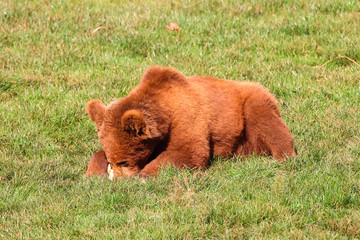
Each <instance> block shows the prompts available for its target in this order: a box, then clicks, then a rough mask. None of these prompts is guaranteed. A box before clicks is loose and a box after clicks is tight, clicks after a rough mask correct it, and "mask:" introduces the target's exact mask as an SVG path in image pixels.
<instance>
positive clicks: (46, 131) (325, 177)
mask: <svg viewBox="0 0 360 240" xmlns="http://www.w3.org/2000/svg"><path fill="white" fill-rule="evenodd" d="M170 22H176V23H177V24H178V25H179V26H180V27H181V30H180V31H178V32H174V31H167V30H166V29H165V27H166V26H167V25H168V24H169V23H170ZM99 27H100V28H99ZM337 56H346V57H348V58H350V59H346V58H337V59H334V58H335V57H337ZM329 60H331V61H329ZM327 61H329V62H327ZM324 63H325V64H324ZM359 63H360V2H359V1H353V0H346V1H345V0H333V1H328V0H319V1H310V0H298V1H295V0H287V1H282V0H269V1H260V0H244V1H235V0H233V1H211V0H207V1H190V0H184V1H165V0H157V1H119V0H118V1H115V0H114V1H111V0H104V1H96V0H93V1H91V0H86V1H75V0H59V1H40V0H38V1H20V0H18V1H15V0H2V1H0V94H1V95H0V238H1V239H17V238H19V239H74V238H81V239H83V238H85V239H209V238H210V239H219V238H220V239H222V238H223V239H234V238H236V239H239V238H256V239H258V238H281V239H283V238H285V239H287V238H291V239H294V238H295V239H300V238H327V239H348V238H360V157H359V156H360V65H359ZM155 64H158V65H164V66H170V67H173V68H175V69H178V70H180V71H182V72H183V73H184V74H185V75H188V76H189V75H210V76H213V77H218V78H227V79H234V80H240V81H241V80H250V81H257V82H260V83H262V84H263V85H264V86H266V87H267V88H269V89H270V90H271V92H272V93H274V95H276V97H277V99H278V102H279V107H280V109H281V112H282V116H283V119H284V121H285V122H286V123H287V125H288V126H289V127H290V129H291V132H292V133H293V135H294V138H295V145H296V147H297V149H298V153H299V154H298V156H297V157H296V158H294V159H292V160H289V161H287V162H285V163H282V164H279V163H277V161H275V160H274V159H272V158H263V157H250V158H244V157H234V158H233V159H216V160H215V161H214V163H213V166H211V167H210V168H209V169H208V170H206V171H189V170H184V171H177V170H175V169H171V168H170V169H166V170H164V171H162V173H161V174H160V176H159V177H158V178H156V179H149V180H148V181H147V182H146V183H142V182H141V181H140V180H139V179H126V180H121V181H114V182H111V181H108V180H106V179H101V178H96V177H95V178H91V179H85V178H84V177H83V174H84V173H85V170H86V167H87V163H88V161H89V160H90V157H91V155H92V154H93V153H94V152H95V151H97V150H99V149H100V148H101V146H100V144H99V142H98V140H97V134H96V131H95V127H94V124H93V123H92V122H91V121H90V120H89V119H88V117H87V114H86V112H85V104H86V102H87V101H89V100H91V99H97V98H99V99H102V100H103V101H104V102H105V103H107V104H108V103H110V102H111V101H113V100H114V99H116V98H118V97H121V96H125V95H127V94H128V93H129V92H130V91H131V89H132V88H133V87H134V86H136V85H137V83H138V82H139V80H140V78H141V76H142V74H143V73H144V71H145V70H146V69H147V68H148V67H149V66H150V65H155Z"/></svg>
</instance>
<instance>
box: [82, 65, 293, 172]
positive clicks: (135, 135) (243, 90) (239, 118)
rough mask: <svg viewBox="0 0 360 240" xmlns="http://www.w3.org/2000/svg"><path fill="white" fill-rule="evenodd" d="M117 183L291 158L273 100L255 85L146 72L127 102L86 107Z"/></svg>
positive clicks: (290, 142)
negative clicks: (218, 160) (255, 159)
mask: <svg viewBox="0 0 360 240" xmlns="http://www.w3.org/2000/svg"><path fill="white" fill-rule="evenodd" d="M86 111H87V113H88V115H89V117H90V119H91V120H93V121H94V122H95V124H96V127H97V130H98V137H99V140H100V143H101V145H102V147H103V149H104V151H105V153H106V157H107V160H108V162H109V163H110V164H111V166H112V168H113V170H114V175H115V177H119V176H133V175H136V174H139V175H140V176H149V175H156V173H157V172H158V170H159V168H160V167H161V166H166V165H169V164H171V165H173V166H176V167H188V168H197V169H204V168H206V167H207V166H209V164H210V159H211V158H213V157H216V156H223V157H229V156H232V155H234V154H235V155H250V154H253V153H254V154H257V155H272V156H273V157H274V158H275V159H277V160H278V161H282V160H284V159H285V158H286V157H288V156H294V155H295V151H294V147H293V138H292V136H291V133H290V131H289V128H288V127H287V126H286V125H285V124H284V122H283V121H282V120H281V118H280V113H279V109H278V107H277V104H276V100H275V98H274V97H273V96H272V95H271V94H270V93H269V91H268V90H266V89H264V88H263V87H262V86H261V85H260V84H258V83H251V82H236V81H230V80H224V79H216V78H212V77H185V76H184V75H183V74H181V73H180V72H178V71H175V70H172V69H169V68H162V67H151V68H149V69H148V70H147V71H146V73H145V74H144V76H143V78H142V79H141V81H140V83H139V85H138V86H137V87H136V88H135V89H134V90H133V91H132V92H131V93H130V94H129V95H128V96H127V97H124V98H121V99H118V100H116V101H114V102H112V103H111V104H110V105H109V106H105V105H104V104H103V103H102V102H101V101H100V100H92V101H90V102H88V103H87V105H86Z"/></svg>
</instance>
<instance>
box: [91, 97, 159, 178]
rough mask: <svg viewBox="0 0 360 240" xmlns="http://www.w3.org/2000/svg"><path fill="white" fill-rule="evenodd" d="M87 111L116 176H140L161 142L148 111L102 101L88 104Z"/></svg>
mask: <svg viewBox="0 0 360 240" xmlns="http://www.w3.org/2000/svg"><path fill="white" fill-rule="evenodd" d="M86 111H87V113H88V115H89V117H90V119H91V120H92V121H94V122H95V125H96V129H97V131H98V137H99V140H100V143H101V145H102V147H103V150H104V151H105V154H106V158H107V161H108V162H109V163H110V165H111V167H112V169H113V172H114V177H130V176H134V175H136V174H137V173H139V172H140V170H141V169H142V168H143V167H144V166H145V165H146V163H147V161H148V159H149V157H150V156H151V154H152V152H153V151H154V149H155V147H156V145H157V143H158V142H159V140H161V134H160V132H159V131H158V128H157V125H156V123H155V121H154V120H153V119H151V116H148V115H149V114H148V113H146V112H145V111H144V110H139V109H132V108H131V107H130V108H129V106H127V105H126V103H125V104H124V101H123V100H122V99H119V100H117V101H115V102H113V103H111V104H110V105H109V106H106V105H104V104H103V103H102V102H101V101H100V100H92V101H90V102H88V103H87V104H86ZM144 115H145V116H147V117H145V116H144Z"/></svg>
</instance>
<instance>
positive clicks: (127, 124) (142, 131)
mask: <svg viewBox="0 0 360 240" xmlns="http://www.w3.org/2000/svg"><path fill="white" fill-rule="evenodd" d="M121 126H122V127H123V129H124V130H125V131H126V132H128V133H131V134H134V135H136V136H138V137H141V138H143V139H146V138H149V137H150V132H149V129H148V127H147V125H146V122H145V119H144V116H143V115H142V113H141V112H140V111H139V110H128V111H126V112H125V113H124V114H123V116H122V117H121Z"/></svg>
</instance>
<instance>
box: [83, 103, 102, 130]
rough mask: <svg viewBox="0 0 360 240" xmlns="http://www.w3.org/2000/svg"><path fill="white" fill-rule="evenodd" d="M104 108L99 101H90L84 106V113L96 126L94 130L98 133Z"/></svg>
mask: <svg viewBox="0 0 360 240" xmlns="http://www.w3.org/2000/svg"><path fill="white" fill-rule="evenodd" d="M105 109H106V106H105V104H103V103H102V102H101V101H100V100H91V101H90V102H88V103H87V104H86V112H87V113H88V115H89V118H90V119H91V120H93V121H94V122H95V124H96V129H97V130H98V131H99V129H100V127H101V125H102V122H103V120H104V114H105Z"/></svg>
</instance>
